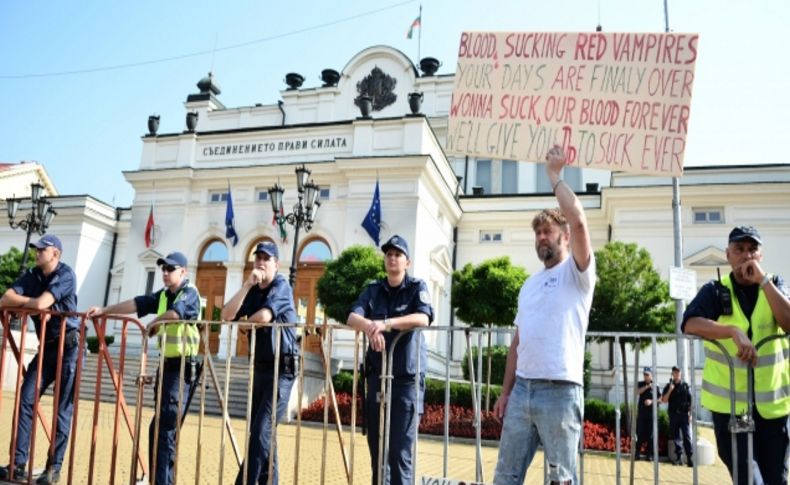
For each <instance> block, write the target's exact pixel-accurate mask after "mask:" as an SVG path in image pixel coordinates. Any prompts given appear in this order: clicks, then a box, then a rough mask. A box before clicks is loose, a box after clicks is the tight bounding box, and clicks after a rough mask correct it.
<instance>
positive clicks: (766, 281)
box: [760, 273, 771, 288]
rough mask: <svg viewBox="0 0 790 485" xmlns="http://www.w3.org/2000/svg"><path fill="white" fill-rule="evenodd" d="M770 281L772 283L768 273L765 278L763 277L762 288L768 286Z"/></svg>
mask: <svg viewBox="0 0 790 485" xmlns="http://www.w3.org/2000/svg"><path fill="white" fill-rule="evenodd" d="M770 281H771V277H770V276H768V273H766V274H765V276H763V280H762V281H761V282H760V288H762V287H764V286H765V285H767V284H768V283H769V282H770Z"/></svg>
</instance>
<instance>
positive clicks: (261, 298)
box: [222, 241, 299, 485]
mask: <svg viewBox="0 0 790 485" xmlns="http://www.w3.org/2000/svg"><path fill="white" fill-rule="evenodd" d="M279 255H280V253H279V251H278V250H277V245H276V244H274V243H273V242H271V241H265V242H262V243H260V244H258V245H257V246H256V247H255V267H254V268H253V269H252V271H251V272H250V276H249V277H248V278H247V280H246V281H245V282H244V284H243V285H242V287H241V289H240V290H239V291H237V292H236V294H235V295H233V297H232V298H231V299H230V301H228V303H227V304H226V305H225V307H224V308H223V309H222V319H223V320H232V321H238V320H241V319H245V320H247V321H249V322H258V323H280V324H286V323H296V321H297V316H296V307H295V306H294V299H293V290H292V289H291V285H290V284H288V280H286V279H285V277H283V275H281V274H279V273H278V270H279V268H280V260H279ZM276 345H277V342H276V332H275V330H274V328H273V327H271V326H267V327H263V326H261V327H259V328H257V329H256V330H255V363H254V365H255V370H254V373H253V384H252V413H253V414H252V416H250V446H249V454H248V455H247V460H246V462H245V463H244V464H242V466H241V467H240V468H239V473H238V475H237V476H236V485H243V481H244V467H245V466H246V467H247V482H246V485H255V484H259V485H266V484H268V483H269V456H270V455H271V454H274V457H273V471H272V477H271V479H272V484H274V485H277V482H278V479H279V472H278V467H277V446H276V445H277V443H276V442H274V443H272V442H271V438H270V437H271V435H272V395H273V393H274V369H275V362H274V358H275V355H274V354H275V350H276ZM298 357H299V346H298V344H297V342H296V329H295V328H294V327H286V326H283V327H282V328H281V329H280V360H279V362H278V365H279V371H278V374H277V410H276V411H277V423H278V424H279V422H280V421H281V420H282V419H283V418H284V417H285V413H286V411H287V409H288V399H289V397H290V395H291V389H292V388H293V383H294V378H295V376H296V363H297V360H298ZM275 432H276V430H275Z"/></svg>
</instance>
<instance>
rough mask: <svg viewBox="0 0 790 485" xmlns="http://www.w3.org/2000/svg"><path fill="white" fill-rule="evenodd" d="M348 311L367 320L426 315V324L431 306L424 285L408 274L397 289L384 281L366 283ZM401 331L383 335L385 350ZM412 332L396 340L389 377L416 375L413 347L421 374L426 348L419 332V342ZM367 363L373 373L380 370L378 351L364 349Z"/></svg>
mask: <svg viewBox="0 0 790 485" xmlns="http://www.w3.org/2000/svg"><path fill="white" fill-rule="evenodd" d="M351 311H352V312H353V313H356V314H358V315H361V316H363V317H365V318H368V319H371V320H384V319H385V318H395V317H400V316H403V315H410V314H412V313H424V314H426V315H428V323H431V322H433V307H431V298H430V295H429V294H428V286H427V285H426V284H425V282H424V281H423V280H421V279H418V278H412V277H411V276H409V275H406V277H405V278H404V279H403V281H402V282H401V284H400V286H397V287H395V288H391V287H390V285H389V284H388V283H387V279H386V278H384V279H382V280H379V281H375V282H373V283H370V284H369V285H368V286H367V287H366V288H365V289H364V290H363V291H362V294H361V295H359V298H357V301H356V302H355V303H354V305H353V306H352V307H351ZM400 333H401V332H400V331H399V330H393V331H391V332H389V333H385V334H384V339H385V341H386V343H387V351H388V352H390V351H392V342H393V340H394V339H395V337H396V336H397V335H399V334H400ZM415 333H416V332H414V331H409V332H407V333H406V335H404V336H403V337H401V338H400V339H399V340H398V344H397V346H396V347H395V353H394V355H393V356H392V357H393V359H392V375H393V376H395V377H404V376H414V374H416V373H417V346H418V345H419V352H420V374H424V373H425V367H426V366H427V364H428V348H427V346H426V344H425V336H424V335H423V334H422V332H420V339H419V342H418V341H417V339H416V338H415ZM367 363H368V364H369V365H371V366H373V370H374V371H376V372H380V371H381V352H375V351H373V350H372V349H368V353H367Z"/></svg>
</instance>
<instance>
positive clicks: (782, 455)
mask: <svg viewBox="0 0 790 485" xmlns="http://www.w3.org/2000/svg"><path fill="white" fill-rule="evenodd" d="M729 423H730V415H729V414H723V413H713V432H714V434H715V435H716V448H717V449H718V452H719V458H721V461H723V462H724V464H725V465H727V469H728V470H729V471H730V476H732V441H731V440H732V438H731V434H730V430H729ZM789 428H790V416H785V417H783V418H778V419H764V418H763V417H762V416H760V413H759V412H757V410H756V409H755V410H754V439H753V444H754V461H755V462H756V463H754V465H756V466H757V468H759V472H758V470H757V469H755V470H754V476H755V483H756V484H757V483H760V482H759V481H758V479H757V477H758V476H762V479H763V481H764V482H765V484H766V485H787V481H788V469H787V461H788V458H790V446H788V443H790V431H789V430H788V429H789ZM736 440H737V443H738V485H746V484H748V482H747V481H746V480H747V468H746V459H747V458H748V455H747V454H748V448H747V446H748V445H747V433H738V434H737V437H736ZM734 479H735V477H733V480H734Z"/></svg>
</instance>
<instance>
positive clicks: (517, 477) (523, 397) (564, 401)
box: [494, 377, 584, 485]
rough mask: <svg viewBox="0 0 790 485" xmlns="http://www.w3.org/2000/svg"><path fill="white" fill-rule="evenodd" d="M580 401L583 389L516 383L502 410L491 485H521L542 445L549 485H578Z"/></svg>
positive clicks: (525, 381)
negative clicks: (554, 484)
mask: <svg viewBox="0 0 790 485" xmlns="http://www.w3.org/2000/svg"><path fill="white" fill-rule="evenodd" d="M583 396H584V393H583V390H582V386H580V385H578V384H575V383H572V382H565V381H548V380H542V379H522V378H521V377H516V383H515V385H514V386H513V391H512V392H511V393H510V399H509V400H508V404H507V408H506V409H505V421H504V423H503V424H502V438H501V440H500V442H499V458H498V460H497V464H496V472H495V473H494V484H495V485H521V484H522V483H524V478H525V477H526V475H527V468H529V464H530V463H531V462H532V458H533V457H534V456H535V452H536V451H537V448H538V445H539V444H541V443H543V449H544V452H545V454H546V459H547V462H548V477H549V480H550V481H551V482H565V481H572V482H573V483H576V481H577V480H576V453H577V450H578V448H579V437H580V436H581V429H582V414H583V409H584V408H583V399H584V398H583Z"/></svg>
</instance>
